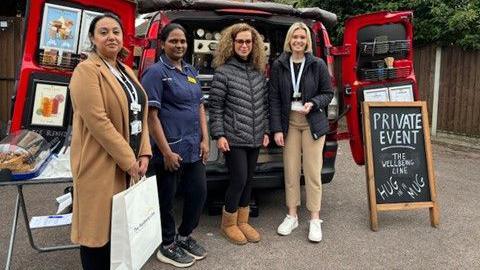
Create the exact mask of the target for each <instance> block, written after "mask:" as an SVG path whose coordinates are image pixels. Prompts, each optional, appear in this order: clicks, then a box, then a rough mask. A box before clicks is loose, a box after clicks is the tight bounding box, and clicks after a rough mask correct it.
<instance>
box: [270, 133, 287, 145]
mask: <svg viewBox="0 0 480 270" xmlns="http://www.w3.org/2000/svg"><path fill="white" fill-rule="evenodd" d="M273 140H274V141H275V143H276V144H277V145H278V146H285V141H284V140H283V132H275V135H274V136H273Z"/></svg>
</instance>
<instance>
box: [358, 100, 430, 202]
mask: <svg viewBox="0 0 480 270" xmlns="http://www.w3.org/2000/svg"><path fill="white" fill-rule="evenodd" d="M364 130H365V132H364V135H365V146H366V151H365V152H366V154H367V159H366V160H367V181H368V183H367V184H368V186H369V198H370V204H371V207H372V206H373V209H371V210H372V211H377V210H400V209H401V208H402V207H403V208H405V209H410V208H421V207H427V206H429V207H430V206H431V207H434V206H435V207H436V203H435V181H434V173H433V166H432V160H431V146H430V135H429V126H428V119H427V112H426V104H425V102H403V103H401V102H367V103H364ZM415 203H421V204H415ZM424 203H427V204H424Z"/></svg>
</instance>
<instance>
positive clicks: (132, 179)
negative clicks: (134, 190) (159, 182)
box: [129, 175, 147, 188]
mask: <svg viewBox="0 0 480 270" xmlns="http://www.w3.org/2000/svg"><path fill="white" fill-rule="evenodd" d="M145 179H147V177H146V176H145V175H143V176H141V177H140V178H139V179H138V181H135V178H134V177H130V185H129V188H130V187H133V186H134V185H136V184H138V183H140V182H141V181H143V180H145ZM132 183H133V184H132Z"/></svg>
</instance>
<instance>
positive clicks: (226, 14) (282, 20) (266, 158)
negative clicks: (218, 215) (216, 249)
mask: <svg viewBox="0 0 480 270" xmlns="http://www.w3.org/2000/svg"><path fill="white" fill-rule="evenodd" d="M136 2H137V3H138V11H139V12H140V13H146V12H151V14H150V16H149V18H150V19H149V20H148V21H147V23H146V25H145V28H144V29H146V31H145V32H144V33H143V34H142V36H143V38H144V39H143V40H139V39H138V38H135V18H136V14H135V13H136V10H137V6H136V4H135V2H134V1H129V0H115V1H108V2H102V1H94V0H70V1H59V0H50V1H46V0H30V1H29V7H27V10H28V12H27V15H26V17H27V27H26V32H25V35H24V38H23V43H24V48H23V58H22V65H21V70H20V80H19V83H18V87H17V92H16V101H15V103H14V114H13V118H12V125H11V130H10V131H16V130H19V129H30V130H34V131H36V132H38V133H40V134H41V135H43V136H44V137H46V139H47V140H51V139H52V138H53V137H62V138H64V139H65V141H67V142H68V140H67V139H66V138H68V133H69V126H70V124H71V113H72V112H71V105H70V102H69V99H66V101H65V108H64V109H65V112H64V116H63V120H62V119H60V120H57V122H56V123H54V124H51V123H50V124H49V123H44V124H42V123H39V122H38V121H34V114H35V113H36V111H35V108H36V107H35V106H36V105H35V104H36V102H38V95H36V92H37V91H39V90H38V88H39V87H38V85H40V84H44V85H50V84H52V85H60V86H62V87H65V89H66V86H67V85H68V82H69V79H70V76H71V73H72V71H73V68H74V67H75V65H76V64H77V63H78V62H79V61H80V58H81V50H80V45H79V46H78V49H77V50H76V51H74V52H70V53H67V54H66V55H63V53H64V52H62V51H61V50H60V51H58V52H56V53H57V58H55V57H54V59H55V60H54V61H53V62H54V63H53V64H52V63H51V61H50V63H49V62H48V61H46V58H45V57H46V56H48V57H52V56H51V55H49V54H51V53H52V51H51V50H50V49H45V48H43V49H41V48H40V47H41V46H40V42H41V39H42V37H41V35H42V33H41V32H42V31H43V30H44V28H45V27H47V26H46V25H45V24H46V23H49V22H47V20H46V19H45V18H44V14H46V11H45V10H46V6H50V7H52V6H53V7H55V5H56V6H63V7H67V8H71V9H73V10H76V11H78V10H80V13H78V14H80V15H79V16H81V17H82V18H86V17H85V16H86V14H87V15H88V12H112V13H114V14H116V15H118V16H119V17H120V18H121V20H122V22H123V27H124V30H125V31H124V32H125V33H124V45H125V47H126V48H128V49H129V50H130V51H132V52H133V51H134V45H137V46H141V47H142V48H143V53H142V55H141V57H140V59H139V62H138V63H136V64H137V65H138V68H139V74H140V75H141V72H142V71H143V70H145V68H147V67H148V66H149V65H151V64H153V63H154V62H155V61H156V59H158V56H159V54H160V48H159V33H160V31H161V29H162V27H163V26H165V25H166V24H167V23H169V22H178V23H180V24H182V25H183V26H184V27H185V28H186V29H187V31H188V35H187V39H188V40H189V44H188V47H189V49H188V51H187V55H186V60H187V62H190V63H192V64H193V65H194V66H195V67H196V68H197V69H198V70H199V73H200V76H199V79H200V81H201V84H202V90H203V91H204V95H205V97H207V100H208V90H209V87H210V82H211V80H212V74H213V69H212V67H211V66H210V64H211V60H212V53H213V51H214V49H215V40H217V39H218V36H217V33H219V32H220V31H221V30H222V29H223V28H225V27H227V26H229V25H231V24H233V23H236V22H247V23H250V24H252V25H253V26H254V27H256V28H257V29H258V30H259V32H260V33H261V34H262V35H264V39H265V41H266V44H267V47H266V48H265V49H266V50H267V52H268V55H269V64H271V63H272V61H273V60H274V59H275V58H276V57H277V56H278V55H279V54H280V53H281V52H282V50H283V41H284V38H285V34H286V32H287V30H288V27H289V26H290V25H291V24H292V23H293V22H296V21H303V22H305V23H306V24H307V25H308V26H309V27H310V28H311V32H312V39H313V42H314V48H315V50H314V54H315V55H316V56H318V57H321V58H323V59H324V60H325V62H326V63H327V64H328V68H329V71H330V74H331V79H332V82H333V85H334V86H335V93H336V95H335V98H334V100H333V101H332V103H331V104H330V105H329V109H328V119H329V121H330V132H329V134H327V138H326V144H325V148H324V153H323V156H324V164H323V167H322V181H323V182H324V183H328V182H330V181H331V180H332V179H333V176H334V173H335V159H336V155H337V148H338V143H337V141H338V139H339V138H349V139H350V146H351V149H352V154H353V157H354V160H355V161H356V163H357V164H363V163H364V157H363V155H364V154H363V142H362V127H361V117H360V116H361V112H360V107H361V106H360V104H361V102H362V101H364V96H368V97H371V96H372V92H375V91H377V90H376V89H383V88H386V89H387V90H385V91H387V92H388V91H390V88H391V89H392V93H393V90H394V89H396V88H395V87H397V88H398V87H404V86H411V92H412V93H411V95H412V97H413V98H415V99H417V98H418V94H417V85H416V80H415V75H414V72H413V50H412V38H413V34H412V13H411V12H394V13H389V12H379V13H374V14H368V15H361V16H357V17H353V18H350V19H348V20H347V22H346V24H345V26H346V29H345V39H344V44H343V45H342V46H340V47H333V46H332V45H331V43H330V39H329V35H328V32H327V30H326V28H325V25H333V23H334V22H335V20H336V16H335V15H334V14H332V13H329V12H326V11H323V10H320V9H318V8H312V9H306V10H299V9H294V8H292V7H291V6H287V5H281V4H275V3H241V2H235V1H213V0H202V1H180V0H156V1H148V0H145V1H142V0H139V1H136ZM82 20H83V19H82ZM82 20H80V19H79V20H78V21H77V22H80V21H82ZM83 28H85V27H83ZM39 29H40V30H39ZM199 29H201V30H199ZM202 32H203V33H202ZM80 36H81V35H80ZM80 38H81V37H80ZM397 41H398V42H397ZM372 43H373V44H372ZM397 43H398V44H397ZM379 44H381V45H382V46H383V47H382V46H379ZM385 44H387V45H385ZM362 46H363V47H362ZM385 46H387V49H386V51H385V48H384V47H385ZM395 46H398V52H397V51H395V48H396V47H395ZM379 48H380V49H379ZM390 48H393V49H392V53H390V51H389V50H390ZM53 53H54V54H55V51H53ZM61 53H62V57H60V58H58V57H59V55H60V54H61ZM370 53H373V55H370ZM377 53H378V55H376V54H377ZM390 55H391V56H394V60H393V65H394V67H388V68H387V67H384V66H382V64H381V62H382V61H384V58H385V57H388V56H390ZM334 56H341V57H342V72H343V73H342V75H343V76H342V82H341V85H338V88H337V83H336V80H335V76H334V68H333V64H334V58H333V57H334ZM47 60H48V59H47ZM65 60H68V61H65ZM64 62H65V63H64ZM125 63H126V64H128V65H130V66H133V65H134V62H133V56H130V57H129V58H127V59H126V60H125ZM372 63H373V64H376V65H378V66H376V67H371V65H372ZM372 74H373V75H372ZM371 89H373V90H371ZM66 91H67V90H66ZM377 92H379V91H377ZM380 92H381V91H380ZM397 92H398V91H397ZM367 93H368V95H367ZM388 93H390V92H388ZM67 95H68V93H67ZM207 107H208V101H207ZM339 111H340V113H339ZM344 115H346V116H347V123H348V132H343V133H340V132H338V131H337V128H338V120H339V118H340V117H342V116H344ZM207 178H208V181H209V186H210V185H214V184H221V185H224V184H225V183H226V180H227V179H228V176H227V171H226V168H225V166H224V159H223V156H222V155H221V153H218V151H217V149H216V147H215V143H213V142H212V143H211V154H210V158H209V162H208V166H207ZM254 186H255V187H257V188H258V187H260V188H261V187H282V186H283V163H282V150H281V148H278V147H275V146H273V145H272V146H270V147H269V148H268V149H262V151H261V154H260V157H259V162H258V166H257V173H256V176H255V180H254Z"/></svg>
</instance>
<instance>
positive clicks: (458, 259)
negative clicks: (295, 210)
mask: <svg viewBox="0 0 480 270" xmlns="http://www.w3.org/2000/svg"><path fill="white" fill-rule="evenodd" d="M433 158H434V168H435V173H436V181H437V196H438V201H439V206H440V226H439V227H438V228H433V227H431V226H430V220H429V214H428V210H425V209H423V210H415V211H400V212H382V213H379V231H378V232H373V231H371V230H370V227H369V211H368V203H367V191H366V185H365V170H364V167H359V166H357V165H355V164H354V162H353V160H352V158H351V156H350V150H349V147H348V144H347V143H346V142H341V143H340V148H339V152H338V159H337V165H336V170H337V173H336V175H335V178H334V180H333V182H332V183H330V184H326V185H324V186H323V190H324V191H323V204H322V211H321V218H322V219H323V220H324V223H323V226H322V228H323V235H324V239H323V241H322V242H321V243H318V244H313V243H310V242H308V240H307V234H308V222H307V221H308V213H307V212H306V210H305V208H304V207H302V208H301V212H300V226H299V227H298V228H297V229H296V230H295V231H294V232H293V233H292V234H291V235H290V236H286V237H281V236H279V235H277V234H276V232H275V231H276V227H277V226H278V224H279V223H280V222H281V221H282V220H283V218H284V214H285V208H284V193H283V190H268V191H263V192H261V196H260V199H259V203H260V216H259V217H258V218H252V219H251V221H252V224H253V225H254V226H256V227H257V228H258V229H259V231H260V232H261V234H262V237H263V238H262V240H261V242H259V243H257V244H247V245H245V246H236V245H233V244H230V243H229V242H227V241H226V240H225V239H224V238H223V237H222V236H221V234H220V233H219V229H218V228H219V224H220V217H219V216H208V215H207V214H206V213H205V214H204V215H203V216H202V219H201V222H200V226H199V227H198V228H197V230H196V231H195V232H194V237H195V238H196V239H197V240H198V241H199V242H201V243H203V244H204V246H205V247H206V248H207V250H208V252H209V255H208V257H207V258H206V259H204V260H202V261H199V262H196V264H195V265H194V266H192V267H191V268H190V269H480V210H479V209H480V200H479V198H480V196H479V194H480V177H479V175H480V161H479V160H480V152H479V151H471V150H469V149H468V148H461V149H458V148H449V147H446V146H444V145H439V144H434V145H433ZM64 187H65V185H44V186H33V187H25V196H26V202H27V205H28V210H29V215H30V216H33V215H46V214H52V213H54V211H55V209H56V205H55V202H54V198H55V197H56V196H58V195H60V194H61V193H62V192H63V188H64ZM302 195H303V197H304V193H303V194H302ZM15 196H16V192H15V189H14V188H13V187H0V218H1V219H0V267H2V268H3V267H4V265H5V261H6V255H7V247H8V243H9V235H10V231H11V224H12V215H13V208H14V199H15ZM303 199H304V198H303ZM179 204H180V201H179ZM179 204H178V205H179ZM20 218H21V219H20V222H19V229H18V233H17V238H16V241H15V249H14V257H13V261H12V266H11V269H81V266H80V258H79V251H78V250H70V251H59V252H50V253H38V252H36V251H34V250H33V249H32V248H31V247H30V245H29V243H28V238H27V235H26V231H25V225H24V223H23V219H22V216H21V215H20ZM34 236H35V238H36V241H37V243H38V244H39V245H52V244H65V243H68V241H69V227H64V228H56V229H46V230H38V231H35V233H34ZM143 269H174V268H173V267H170V266H167V265H165V264H162V263H160V262H158V261H157V260H156V259H155V256H152V257H151V258H150V260H149V261H148V263H147V264H146V265H145V267H144V268H143Z"/></svg>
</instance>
